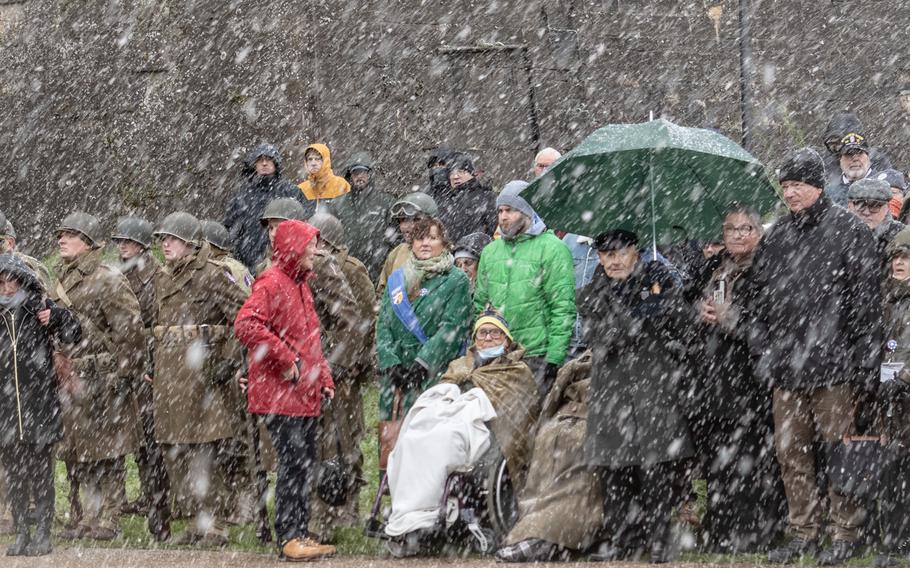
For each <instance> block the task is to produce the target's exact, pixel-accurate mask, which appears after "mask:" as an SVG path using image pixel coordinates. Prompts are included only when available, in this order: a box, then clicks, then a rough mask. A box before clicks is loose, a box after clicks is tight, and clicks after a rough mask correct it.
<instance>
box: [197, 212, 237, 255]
mask: <svg viewBox="0 0 910 568" xmlns="http://www.w3.org/2000/svg"><path fill="white" fill-rule="evenodd" d="M202 238H204V239H205V240H206V241H208V243H209V244H210V245H212V246H213V247H218V248H220V249H221V250H227V251H229V250H231V236H230V235H229V234H228V230H227V229H226V228H225V226H224V225H222V224H221V223H219V222H218V221H212V220H210V219H206V220H204V221H202Z"/></svg>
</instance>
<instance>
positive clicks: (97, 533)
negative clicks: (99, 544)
mask: <svg viewBox="0 0 910 568" xmlns="http://www.w3.org/2000/svg"><path fill="white" fill-rule="evenodd" d="M118 536H120V531H119V530H117V529H111V528H107V527H92V528H91V530H89V531H88V533H87V534H86V535H85V538H90V539H92V540H103V541H111V540H114V539H115V538H117V537H118Z"/></svg>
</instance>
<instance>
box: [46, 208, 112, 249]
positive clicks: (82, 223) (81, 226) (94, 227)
mask: <svg viewBox="0 0 910 568" xmlns="http://www.w3.org/2000/svg"><path fill="white" fill-rule="evenodd" d="M63 231H72V232H74V233H79V234H81V235H82V236H84V237H85V238H86V239H88V241H89V244H90V245H91V247H92V248H99V247H100V246H101V245H102V244H103V243H104V234H103V233H102V232H101V222H100V221H98V218H97V217H95V216H94V215H89V214H88V213H85V212H83V211H76V212H75V213H70V214H69V215H67V216H66V217H64V219H63V222H61V223H60V224H59V225H57V231H56V232H57V234H60V233H62V232H63Z"/></svg>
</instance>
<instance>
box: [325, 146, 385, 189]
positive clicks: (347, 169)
mask: <svg viewBox="0 0 910 568" xmlns="http://www.w3.org/2000/svg"><path fill="white" fill-rule="evenodd" d="M326 151H328V149H326ZM321 153H322V152H320V154H321ZM323 159H325V155H323ZM356 166H363V167H365V168H367V169H368V170H370V171H371V172H372V171H373V157H372V156H370V155H369V154H367V153H366V152H355V153H354V155H352V156H351V159H349V160H348V161H347V163H346V164H345V166H344V171H343V172H341V175H342V177H344V179H346V180H348V181H349V182H350V181H351V170H352V169H354V168H355V167H356Z"/></svg>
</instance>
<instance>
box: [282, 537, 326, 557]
mask: <svg viewBox="0 0 910 568" xmlns="http://www.w3.org/2000/svg"><path fill="white" fill-rule="evenodd" d="M334 555H335V547H334V546H332V545H330V544H319V543H318V542H316V541H315V540H313V539H311V538H309V537H306V538H294V539H291V540H289V541H287V542H286V543H285V544H284V546H282V547H281V551H280V552H279V553H278V558H280V559H281V560H287V561H288V562H307V561H310V560H318V559H319V558H328V557H329V556H334Z"/></svg>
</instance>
